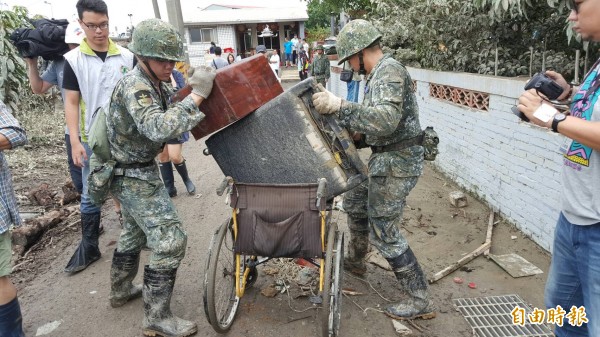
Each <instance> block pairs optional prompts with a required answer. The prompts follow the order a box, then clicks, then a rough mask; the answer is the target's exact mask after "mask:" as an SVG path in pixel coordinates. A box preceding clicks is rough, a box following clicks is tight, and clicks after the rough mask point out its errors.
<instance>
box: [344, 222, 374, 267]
mask: <svg viewBox="0 0 600 337" xmlns="http://www.w3.org/2000/svg"><path fill="white" fill-rule="evenodd" d="M348 227H349V228H350V243H349V244H348V248H349V249H348V256H346V257H345V258H344V269H345V270H346V271H349V272H351V273H352V274H354V275H356V276H364V275H365V274H366V272H367V264H366V262H365V256H366V255H367V251H368V249H369V219H367V218H362V219H356V218H352V217H350V216H349V217H348ZM353 228H361V230H356V229H353ZM365 229H366V231H365Z"/></svg>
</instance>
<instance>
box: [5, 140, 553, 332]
mask: <svg viewBox="0 0 600 337" xmlns="http://www.w3.org/2000/svg"><path fill="white" fill-rule="evenodd" d="M204 147H205V146H204V143H203V140H201V141H190V142H188V143H186V144H185V146H184V155H185V157H186V158H187V163H188V167H189V170H190V175H191V177H192V178H193V180H194V181H195V183H196V186H197V193H198V194H197V195H196V196H189V195H187V194H185V193H182V192H183V191H184V190H185V188H184V186H183V184H182V182H181V180H180V179H179V177H178V176H177V175H176V184H177V185H176V186H177V189H178V190H179V192H180V194H179V196H177V197H175V198H174V199H173V201H174V203H175V205H176V206H177V208H178V210H179V213H180V216H181V218H182V220H183V225H184V227H185V229H186V230H187V232H188V235H189V238H188V247H187V255H186V257H185V259H184V260H183V263H182V265H181V267H180V269H179V272H178V279H177V283H176V287H175V291H174V294H173V300H172V304H171V306H172V309H173V312H174V313H175V314H177V315H179V316H181V317H183V318H186V319H188V320H193V321H195V322H197V324H198V328H199V333H198V336H217V335H218V334H216V333H215V332H214V331H213V329H212V328H211V326H210V325H209V324H208V322H207V320H206V318H205V314H204V310H203V307H202V291H203V289H202V285H203V278H204V271H205V263H206V256H207V247H208V246H209V243H210V241H211V238H212V234H213V232H214V230H215V229H216V228H217V227H218V226H219V225H220V224H221V223H222V222H223V221H224V220H225V219H227V218H228V216H229V212H230V208H229V207H228V206H227V205H226V204H225V203H224V200H223V199H224V198H223V197H218V196H217V195H216V194H215V188H216V186H217V185H218V184H219V183H220V181H221V179H222V173H221V171H220V169H219V167H218V166H217V165H216V163H215V162H214V160H213V159H212V158H211V157H205V156H204V155H202V149H204ZM36 151H38V152H36ZM63 155H64V148H62V147H61V146H59V145H56V146H53V147H44V148H41V149H36V148H31V147H30V148H28V149H24V150H21V152H16V153H15V154H12V155H11V157H10V160H11V161H18V160H19V158H20V157H22V156H26V157H27V158H38V160H39V161H40V163H38V164H37V165H38V166H35V170H33V171H31V172H30V171H28V170H27V169H26V168H23V167H22V165H21V166H18V165H17V166H18V167H17V168H18V169H17V170H15V172H14V176H15V183H16V189H17V191H18V193H19V194H20V195H24V194H25V193H26V192H27V190H28V189H29V188H31V187H34V186H37V185H38V184H39V183H41V182H47V183H49V184H50V185H51V186H53V187H54V188H55V189H57V190H59V189H60V186H61V185H62V183H63V182H64V181H65V179H66V178H67V173H66V167H65V165H64V163H63V161H62V160H60V159H61V158H63ZM363 155H364V156H367V155H368V153H367V152H365V153H363ZM44 163H45V164H44ZM47 166H49V167H47ZM456 190H460V188H459V187H457V186H456V185H455V184H454V183H453V182H452V181H450V180H449V179H447V178H446V177H445V176H443V175H442V174H440V173H438V172H436V171H435V170H434V169H433V168H432V166H430V165H428V166H427V168H426V170H425V173H424V175H423V176H422V177H421V178H420V180H419V182H418V184H417V186H416V188H415V189H414V190H413V192H412V193H411V194H410V196H409V198H408V205H407V207H406V209H405V213H404V214H405V221H404V223H403V225H402V233H403V234H404V235H406V237H407V238H408V241H409V242H410V244H411V247H412V249H413V251H414V252H415V254H416V255H417V257H418V259H419V261H420V263H421V265H422V267H423V269H424V270H425V272H426V273H427V274H428V275H431V274H433V273H435V272H437V271H439V270H441V269H443V268H444V267H446V266H447V265H449V264H451V263H453V262H455V261H457V260H459V259H460V258H461V257H463V256H464V255H465V254H467V253H469V252H471V251H473V250H475V249H476V248H477V247H478V246H480V245H481V244H482V243H483V242H484V241H485V236H486V229H487V225H488V217H489V213H490V209H489V208H488V207H487V206H486V205H484V204H482V203H481V202H479V201H477V200H476V199H474V198H473V197H471V196H467V198H468V206H467V207H464V208H455V207H453V206H452V205H451V204H450V203H449V201H448V194H449V193H450V192H452V191H456ZM21 200H22V209H23V210H34V211H35V210H39V208H36V207H33V206H30V205H28V202H27V201H26V200H25V198H21ZM335 213H336V214H334V216H333V217H334V219H337V221H338V223H339V226H340V228H341V229H343V230H344V231H346V232H347V226H346V220H345V216H344V214H343V213H341V212H338V211H336V212H335ZM498 220H499V221H498V223H497V224H496V226H495V228H494V232H493V240H492V242H493V243H492V248H491V251H492V253H494V254H506V253H517V254H519V255H521V256H522V257H524V258H525V259H527V260H528V261H530V262H532V263H533V264H535V265H536V266H538V267H539V268H541V269H542V270H543V271H544V274H541V275H536V276H530V277H523V278H512V277H511V276H510V275H509V274H507V273H506V272H505V271H504V270H503V269H501V268H500V267H499V266H498V265H496V264H495V263H494V262H493V261H491V260H487V259H486V258H484V257H478V258H477V259H475V260H474V261H472V262H470V263H469V264H468V265H467V266H468V267H469V268H468V269H470V271H460V270H459V271H456V272H454V273H452V274H451V275H449V276H447V277H445V278H443V279H441V280H440V281H438V282H436V283H435V284H433V285H431V292H432V294H433V299H434V301H435V303H436V305H437V307H438V309H439V310H438V315H437V317H436V318H435V319H432V320H427V321H422V320H417V321H414V325H413V324H407V326H408V327H409V328H410V329H411V330H412V331H413V336H432V337H433V336H440V337H441V336H443V337H464V336H471V335H472V333H471V329H470V327H469V326H468V324H467V323H466V321H465V319H464V318H463V317H462V315H461V314H460V313H459V312H457V311H456V309H455V308H454V306H453V305H452V302H451V300H452V299H453V298H464V297H480V296H492V295H504V294H518V295H520V296H521V297H522V298H523V299H524V300H525V301H526V302H527V303H529V304H531V306H532V307H539V308H542V307H543V285H544V282H545V279H546V274H545V273H546V272H547V270H548V266H549V261H550V259H549V255H548V254H547V252H545V251H543V250H542V249H540V248H539V247H538V246H537V245H536V244H535V243H533V242H532V241H531V240H529V239H528V238H526V237H524V236H523V234H522V233H520V232H519V231H518V230H516V229H515V228H514V227H513V226H511V225H510V224H507V223H506V222H504V221H502V219H498ZM76 221H77V216H74V217H71V218H69V219H67V221H65V222H63V223H61V224H59V225H58V226H57V227H55V228H54V229H52V230H51V231H49V232H48V233H46V234H45V235H44V237H43V238H42V240H41V241H40V242H39V243H38V244H37V245H36V246H34V247H33V248H32V249H30V250H29V251H28V252H27V253H26V256H25V257H24V258H15V261H16V263H17V264H18V266H17V268H16V269H15V273H14V275H13V276H12V278H13V280H14V281H15V283H16V285H17V287H18V288H19V297H20V301H21V306H22V310H23V321H24V328H25V331H26V335H27V336H36V335H44V336H61V337H79V336H90V337H93V336H140V335H141V323H142V317H143V313H142V311H143V306H142V301H141V300H140V299H137V300H134V301H132V302H130V303H128V304H127V305H125V306H124V307H121V308H118V309H113V308H111V307H110V306H109V303H108V293H109V288H110V284H109V270H110V261H111V258H112V252H113V250H114V249H115V244H116V240H117V238H118V235H119V231H120V226H119V224H118V221H117V218H116V216H115V214H114V212H113V210H112V205H111V204H110V203H107V205H105V207H104V213H103V224H104V226H105V229H106V231H105V233H104V234H103V235H102V236H101V237H100V248H101V251H102V254H103V255H102V258H101V260H100V261H98V262H96V263H94V264H93V265H91V266H90V267H89V268H88V269H86V270H85V271H83V272H81V273H79V274H76V275H73V276H69V275H67V274H65V273H63V268H64V267H65V265H66V262H67V261H68V259H69V257H70V256H71V254H72V252H73V251H74V249H75V247H76V245H77V243H78V241H79V237H80V234H79V227H78V224H77V223H76ZM346 241H347V240H346ZM148 254H149V253H148V252H147V251H144V252H142V263H143V262H144V261H146V260H147V258H148ZM262 269H263V268H262V267H259V278H258V280H257V282H256V284H255V285H254V287H253V288H251V289H249V290H248V291H247V292H246V295H245V296H244V297H243V298H242V301H241V307H240V309H239V311H238V315H237V318H236V321H235V323H234V325H233V327H232V329H231V331H230V333H229V335H230V336H248V337H250V336H279V337H299V336H319V335H320V331H321V330H320V321H321V316H320V315H321V314H322V311H321V310H317V309H316V308H315V307H314V306H313V305H312V304H310V303H309V301H308V299H307V298H306V297H300V298H296V299H293V298H291V297H290V296H288V295H287V294H279V295H277V296H276V297H273V298H268V297H265V296H263V295H261V293H260V292H261V289H263V288H265V287H267V286H268V285H270V284H272V283H273V282H274V280H275V278H276V276H269V275H265V274H264V272H263V270H262ZM457 276H458V277H461V278H463V279H464V281H465V282H464V283H462V284H457V283H455V282H453V278H454V277H457ZM136 280H137V281H138V282H141V273H140V274H139V275H138V277H137V279H136ZM469 282H474V283H475V284H476V288H475V289H471V288H469V287H468V286H467V283H469ZM294 287H296V286H295V285H294V284H293V283H292V284H291V288H292V290H293V289H294ZM343 287H344V288H345V289H349V290H353V291H355V292H359V293H361V295H357V296H346V297H344V299H343V307H342V321H341V330H340V336H396V335H397V334H396V332H395V331H394V329H393V327H392V320H391V319H390V318H388V317H387V316H385V315H384V314H383V313H381V312H380V311H379V310H380V309H381V308H382V306H384V305H385V304H386V303H388V302H387V301H386V299H389V300H394V299H398V298H400V294H399V292H398V291H397V290H396V288H395V280H394V277H393V274H392V273H391V272H389V271H384V270H383V269H381V268H379V267H376V266H375V265H369V273H368V276H367V278H366V279H365V280H359V279H355V278H352V277H351V276H349V275H346V276H345V279H344V283H343ZM373 289H375V290H376V291H374V290H373ZM384 298H385V299H384Z"/></svg>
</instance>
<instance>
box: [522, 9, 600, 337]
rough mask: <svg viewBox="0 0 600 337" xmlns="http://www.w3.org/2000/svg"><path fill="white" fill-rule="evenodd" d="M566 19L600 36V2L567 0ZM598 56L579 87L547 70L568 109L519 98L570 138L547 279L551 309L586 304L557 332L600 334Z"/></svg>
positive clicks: (532, 96) (534, 116)
mask: <svg viewBox="0 0 600 337" xmlns="http://www.w3.org/2000/svg"><path fill="white" fill-rule="evenodd" d="M571 5H572V10H571V13H570V15H569V21H572V22H573V23H574V25H573V29H574V30H575V32H577V33H579V34H581V37H582V38H583V39H584V40H590V41H600V20H598V17H600V1H579V0H576V1H571ZM599 68H600V60H598V61H596V63H595V64H594V66H593V67H592V68H591V70H590V72H589V73H588V74H587V75H586V77H585V80H584V82H583V83H582V85H581V86H580V87H579V88H571V87H570V86H569V84H568V83H567V82H566V81H565V79H564V78H563V77H562V75H560V74H558V73H555V72H553V71H548V72H546V75H547V76H548V77H550V78H551V79H553V80H554V81H555V82H556V83H558V85H560V86H561V87H562V88H563V93H562V94H561V95H560V96H559V97H558V99H559V100H566V99H571V101H572V103H571V108H570V114H569V115H568V116H567V115H565V114H562V113H559V111H558V110H556V109H555V108H554V107H553V106H552V105H550V104H549V103H548V102H546V100H547V99H546V97H544V96H543V95H540V94H538V92H537V91H536V90H535V89H530V90H528V91H526V92H524V93H523V94H522V95H521V97H520V98H519V105H518V108H519V110H520V111H521V112H522V113H523V114H525V116H526V117H527V118H529V120H530V121H531V122H532V123H534V124H536V125H539V126H542V127H547V128H549V129H552V131H554V132H558V133H561V134H562V135H564V136H566V137H568V138H567V139H566V142H565V144H564V146H562V147H561V149H560V150H561V152H562V153H563V157H564V158H563V163H564V165H563V168H562V205H561V212H560V216H559V219H558V222H557V224H556V229H555V232H554V247H553V251H552V264H551V266H550V272H549V274H548V280H547V282H546V292H545V301H546V306H547V307H548V308H549V309H556V308H557V306H559V305H560V306H561V307H562V308H563V310H565V311H566V312H569V310H570V309H571V307H572V306H575V307H577V308H580V307H584V308H585V314H586V318H587V319H588V323H587V324H585V323H584V324H583V325H582V326H573V325H571V324H568V323H567V322H565V323H564V324H563V325H562V326H556V330H555V333H556V336H558V337H564V336H590V337H591V336H594V337H596V336H600V199H599V198H596V196H597V195H596V193H598V191H600V179H598V177H600V158H599V156H598V155H597V154H596V153H595V152H596V151H600V123H598V121H600V106H599V105H597V103H598V96H599V95H600V89H599V86H600V78H599V76H598V74H599Z"/></svg>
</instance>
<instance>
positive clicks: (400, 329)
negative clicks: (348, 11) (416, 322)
mask: <svg viewBox="0 0 600 337" xmlns="http://www.w3.org/2000/svg"><path fill="white" fill-rule="evenodd" d="M392 324H393V325H394V330H396V332H397V333H398V335H400V336H408V335H412V330H411V329H409V328H408V327H407V326H406V325H404V324H402V323H400V322H398V321H397V320H395V319H394V320H392Z"/></svg>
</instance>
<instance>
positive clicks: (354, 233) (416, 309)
mask: <svg viewBox="0 0 600 337" xmlns="http://www.w3.org/2000/svg"><path fill="white" fill-rule="evenodd" d="M379 39H381V34H380V33H379V32H378V31H377V29H376V28H375V27H374V26H373V25H372V24H370V23H369V22H367V21H365V20H353V21H351V22H350V23H348V24H347V25H346V26H344V28H343V29H342V31H341V32H340V34H339V35H338V39H337V50H338V54H339V55H340V60H339V61H338V63H339V64H342V63H343V62H345V61H347V60H348V59H350V58H352V57H353V56H355V55H357V54H358V58H357V59H355V60H357V61H358V62H359V64H360V70H359V72H360V73H365V74H366V73H367V71H366V69H365V67H364V63H363V58H365V57H369V58H370V60H371V61H375V60H377V63H376V64H375V65H374V66H373V68H372V69H370V71H369V73H368V76H367V78H366V85H365V89H364V90H365V92H364V93H365V95H364V101H363V103H362V104H358V103H353V102H349V101H346V100H341V99H340V98H338V97H333V96H334V95H333V94H331V93H328V92H327V93H316V94H314V95H313V102H315V108H316V109H317V110H318V111H319V112H320V113H335V114H336V115H337V118H338V119H339V120H340V125H342V126H344V127H346V128H347V129H349V130H351V131H355V132H359V133H362V134H364V135H365V136H366V137H365V142H366V143H367V144H368V145H370V146H371V149H372V150H373V153H372V155H371V157H370V158H369V163H368V168H369V169H368V171H369V179H368V180H367V182H365V183H363V184H361V185H359V186H358V187H356V188H354V189H353V190H351V191H348V192H346V194H345V196H344V209H345V210H346V211H347V213H348V226H349V229H350V234H351V235H350V240H351V241H350V245H349V248H350V251H349V254H348V257H347V258H346V259H344V267H345V268H346V269H349V270H350V271H351V272H354V273H359V274H364V273H365V272H366V265H365V263H364V259H365V255H366V252H367V247H368V240H367V233H370V235H369V236H370V241H371V243H372V244H373V245H374V246H375V247H376V248H377V249H378V250H379V251H380V252H381V254H382V255H383V257H385V258H386V260H387V261H388V262H389V264H390V266H391V267H392V270H393V271H394V274H395V275H396V278H397V279H398V283H399V284H400V288H401V289H402V290H403V291H404V292H405V293H406V294H407V295H409V296H408V299H406V300H404V301H401V302H398V303H393V304H390V305H388V306H387V307H386V308H385V312H386V314H388V315H390V316H392V317H394V318H400V319H412V318H418V317H420V318H433V317H435V312H434V307H433V303H432V302H431V301H430V300H429V292H428V290H427V280H426V278H425V275H424V273H423V271H422V270H421V267H420V265H419V263H418V262H417V259H416V257H415V255H414V254H413V252H412V250H411V249H410V247H409V245H408V242H407V241H406V239H405V238H404V236H403V235H402V234H401V233H400V230H399V227H400V225H401V223H402V211H403V209H404V206H405V204H406V197H407V196H408V194H409V193H410V191H411V190H412V189H413V188H414V187H415V185H416V184H417V180H418V178H419V176H420V175H421V173H422V172H423V155H424V149H423V147H422V146H421V145H420V143H419V139H420V138H419V137H418V136H419V135H420V134H421V126H420V124H419V112H418V111H419V110H418V105H417V101H416V96H415V94H414V93H413V91H412V80H411V78H410V75H409V74H408V71H407V70H406V68H404V66H402V64H400V63H399V62H398V61H396V60H394V59H393V58H392V57H390V56H389V55H383V54H381V56H379V55H380V54H378V53H377V51H379V52H380V50H379V49H370V52H369V53H364V52H363V50H365V49H367V48H370V47H372V46H375V44H376V43H377V42H378V41H379ZM378 57H380V58H379V59H376V58H378ZM323 97H325V98H324V99H322V98H323ZM338 100H339V101H340V103H336V102H337V101H338ZM323 102H326V104H325V103H323ZM337 104H339V105H337ZM338 107H339V108H338Z"/></svg>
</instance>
